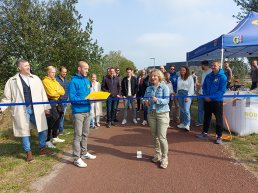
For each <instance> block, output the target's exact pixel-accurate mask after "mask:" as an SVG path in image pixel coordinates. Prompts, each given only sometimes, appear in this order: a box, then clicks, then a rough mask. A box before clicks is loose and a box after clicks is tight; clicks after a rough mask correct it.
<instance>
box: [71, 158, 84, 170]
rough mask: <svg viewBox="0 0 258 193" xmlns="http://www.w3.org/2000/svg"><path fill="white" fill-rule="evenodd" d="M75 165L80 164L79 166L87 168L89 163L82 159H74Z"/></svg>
mask: <svg viewBox="0 0 258 193" xmlns="http://www.w3.org/2000/svg"><path fill="white" fill-rule="evenodd" d="M73 163H74V165H76V166H78V167H79V168H85V167H87V164H86V163H85V162H84V161H83V160H82V159H81V158H79V159H77V160H74V162H73Z"/></svg>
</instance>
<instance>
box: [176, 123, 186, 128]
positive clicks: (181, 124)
mask: <svg viewBox="0 0 258 193" xmlns="http://www.w3.org/2000/svg"><path fill="white" fill-rule="evenodd" d="M177 127H178V128H180V129H184V128H185V125H184V124H183V123H180V124H179V125H177Z"/></svg>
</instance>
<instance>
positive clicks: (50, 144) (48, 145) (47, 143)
mask: <svg viewBox="0 0 258 193" xmlns="http://www.w3.org/2000/svg"><path fill="white" fill-rule="evenodd" d="M46 146H47V147H48V148H52V149H54V148H56V146H54V145H53V143H51V141H47V142H46Z"/></svg>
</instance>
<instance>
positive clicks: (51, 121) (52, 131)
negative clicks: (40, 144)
mask: <svg viewBox="0 0 258 193" xmlns="http://www.w3.org/2000/svg"><path fill="white" fill-rule="evenodd" d="M60 118H61V114H60V113H59V112H58V111H57V107H56V104H51V110H50V114H49V115H47V126H48V131H47V140H46V141H50V139H51V137H52V138H56V137H57V135H58V133H57V132H58V129H59V124H60Z"/></svg>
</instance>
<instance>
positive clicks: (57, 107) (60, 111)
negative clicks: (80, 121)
mask: <svg viewBox="0 0 258 193" xmlns="http://www.w3.org/2000/svg"><path fill="white" fill-rule="evenodd" d="M58 101H61V100H58ZM56 110H57V112H58V113H59V114H64V105H63V103H58V104H57V106H56Z"/></svg>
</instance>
